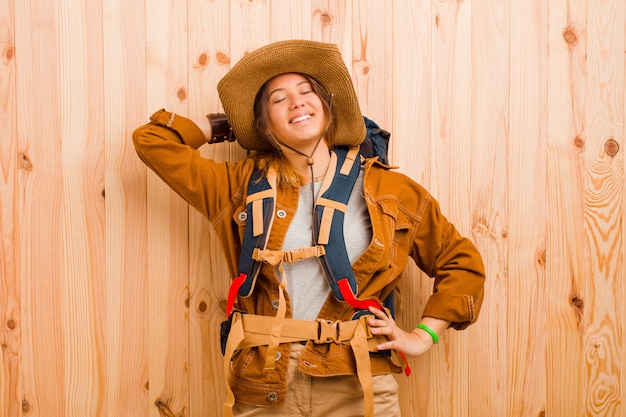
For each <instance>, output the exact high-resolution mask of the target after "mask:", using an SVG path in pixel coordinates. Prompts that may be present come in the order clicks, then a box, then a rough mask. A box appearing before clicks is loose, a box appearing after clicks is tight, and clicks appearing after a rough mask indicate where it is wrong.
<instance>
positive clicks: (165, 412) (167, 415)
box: [154, 400, 175, 417]
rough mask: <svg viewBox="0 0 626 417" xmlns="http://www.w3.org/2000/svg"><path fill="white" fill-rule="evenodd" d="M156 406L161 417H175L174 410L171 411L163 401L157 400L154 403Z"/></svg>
mask: <svg viewBox="0 0 626 417" xmlns="http://www.w3.org/2000/svg"><path fill="white" fill-rule="evenodd" d="M154 405H156V407H157V410H159V414H160V415H161V416H164V417H175V416H174V413H172V410H170V408H169V407H168V406H167V404H165V403H164V402H163V401H161V400H156V401H155V402H154Z"/></svg>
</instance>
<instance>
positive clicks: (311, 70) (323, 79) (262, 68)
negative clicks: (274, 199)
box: [217, 40, 365, 150]
mask: <svg viewBox="0 0 626 417" xmlns="http://www.w3.org/2000/svg"><path fill="white" fill-rule="evenodd" d="M285 73H301V74H305V75H309V76H311V77H313V78H315V79H316V80H317V81H319V82H320V83H321V84H322V85H323V86H324V87H325V88H326V90H327V91H328V93H330V94H333V101H332V111H333V115H334V117H335V125H336V130H335V135H336V137H335V141H334V142H335V144H336V145H338V146H358V145H360V144H361V142H362V141H363V139H364V138H365V123H364V122H363V117H362V114H361V110H360V107H359V102H358V99H357V96H356V92H355V91H354V87H353V85H352V79H351V78H350V74H349V73H348V69H347V68H346V65H345V63H344V62H343V59H342V57H341V53H340V52H339V49H338V48H337V46H336V45H333V44H328V43H320V42H314V41H307V40H288V41H281V42H276V43H272V44H269V45H267V46H264V47H262V48H259V49H257V50H255V51H253V52H251V53H249V54H247V55H245V56H244V57H243V58H242V59H241V60H240V61H239V62H237V63H236V64H235V65H234V66H233V67H232V69H231V70H230V71H229V72H228V73H227V74H226V75H225V76H224V77H223V78H222V79H221V80H220V82H219V83H218V85H217V90H218V93H219V96H220V100H221V101H222V105H223V106H224V111H225V113H226V116H227V118H228V121H229V123H230V125H231V126H232V128H233V133H234V136H235V138H236V139H237V142H239V144H240V145H241V146H242V147H243V148H245V149H248V150H268V149H271V145H270V144H269V143H268V142H267V141H266V140H264V139H263V138H261V137H260V136H259V135H258V133H257V132H256V131H255V129H254V100H255V98H256V95H257V93H258V91H259V89H260V88H261V87H262V86H263V85H264V84H265V83H266V82H267V81H268V80H270V79H272V78H274V77H276V76H277V75H280V74H285Z"/></svg>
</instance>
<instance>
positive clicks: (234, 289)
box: [226, 272, 248, 316]
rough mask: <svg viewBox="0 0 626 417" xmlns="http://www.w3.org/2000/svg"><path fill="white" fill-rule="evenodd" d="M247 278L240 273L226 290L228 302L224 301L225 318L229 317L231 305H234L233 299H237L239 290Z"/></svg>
mask: <svg viewBox="0 0 626 417" xmlns="http://www.w3.org/2000/svg"><path fill="white" fill-rule="evenodd" d="M247 277H248V276H247V275H246V274H244V273H243V272H242V273H240V274H239V276H238V277H237V278H235V279H234V280H233V282H232V283H231V284H230V288H229V289H228V300H226V316H230V312H231V311H232V310H233V305H235V299H236V298H237V293H238V292H239V288H241V286H242V285H243V283H244V281H245V280H246V278H247Z"/></svg>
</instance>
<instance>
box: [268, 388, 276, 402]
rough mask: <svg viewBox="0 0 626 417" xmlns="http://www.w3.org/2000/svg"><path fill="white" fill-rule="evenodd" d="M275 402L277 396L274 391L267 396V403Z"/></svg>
mask: <svg viewBox="0 0 626 417" xmlns="http://www.w3.org/2000/svg"><path fill="white" fill-rule="evenodd" d="M277 400H278V394H277V393H275V392H274V391H272V392H270V393H269V394H267V401H269V402H271V403H275V402H276V401H277Z"/></svg>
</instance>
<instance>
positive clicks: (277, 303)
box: [272, 300, 280, 310]
mask: <svg viewBox="0 0 626 417" xmlns="http://www.w3.org/2000/svg"><path fill="white" fill-rule="evenodd" d="M278 307H280V301H278V300H272V308H273V309H274V310H278Z"/></svg>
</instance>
